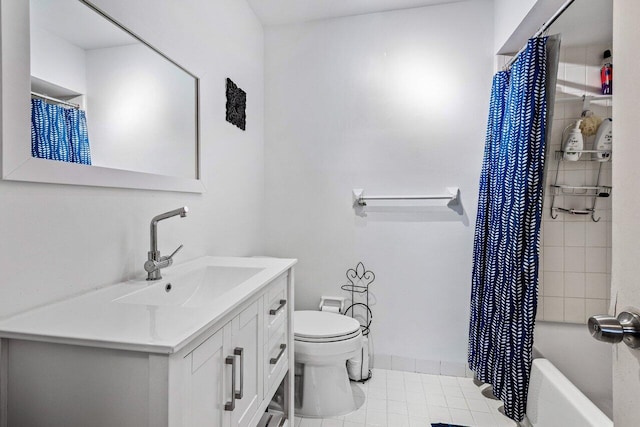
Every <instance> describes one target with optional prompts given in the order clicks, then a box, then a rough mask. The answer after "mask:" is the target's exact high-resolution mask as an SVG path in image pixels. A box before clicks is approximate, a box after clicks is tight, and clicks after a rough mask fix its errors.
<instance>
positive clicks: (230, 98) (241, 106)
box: [227, 78, 247, 130]
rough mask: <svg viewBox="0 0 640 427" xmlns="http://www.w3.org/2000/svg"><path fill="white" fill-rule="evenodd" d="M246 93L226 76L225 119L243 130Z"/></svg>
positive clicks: (245, 121)
mask: <svg viewBox="0 0 640 427" xmlns="http://www.w3.org/2000/svg"><path fill="white" fill-rule="evenodd" d="M246 110H247V93H246V92H245V91H243V90H242V89H240V88H239V87H238V86H236V84H235V83H234V82H232V81H231V79H229V78H227V121H228V122H229V123H231V124H233V125H236V126H237V127H239V128H240V129H242V130H245V127H246V123H247V111H246Z"/></svg>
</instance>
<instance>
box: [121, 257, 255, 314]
mask: <svg viewBox="0 0 640 427" xmlns="http://www.w3.org/2000/svg"><path fill="white" fill-rule="evenodd" d="M263 270H264V268H255V267H222V266H204V267H201V268H198V269H196V270H193V271H189V272H187V273H184V274H180V275H177V276H176V277H171V278H166V279H162V280H158V282H157V283H154V284H152V285H149V286H147V287H145V288H143V289H140V290H137V291H135V292H131V293H130V294H127V295H124V296H122V297H120V298H116V299H114V300H113V302H117V303H122V304H139V305H152V306H154V305H155V306H181V307H200V306H203V305H206V304H208V303H210V302H211V301H213V300H215V299H216V298H218V297H219V296H221V295H223V294H225V293H226V292H227V291H229V290H231V289H233V288H234V287H236V286H238V285H241V284H242V283H244V282H246V281H247V280H249V279H251V278H252V277H254V276H255V275H256V274H258V273H260V272H261V271H263Z"/></svg>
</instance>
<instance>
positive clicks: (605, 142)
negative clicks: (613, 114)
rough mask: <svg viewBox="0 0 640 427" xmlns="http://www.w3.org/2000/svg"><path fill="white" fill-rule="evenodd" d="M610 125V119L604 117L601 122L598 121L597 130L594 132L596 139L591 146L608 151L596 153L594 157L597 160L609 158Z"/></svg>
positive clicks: (604, 160)
mask: <svg viewBox="0 0 640 427" xmlns="http://www.w3.org/2000/svg"><path fill="white" fill-rule="evenodd" d="M611 125H612V122H611V119H604V120H603V121H602V123H600V126H599V127H598V132H597V133H596V140H595V142H594V143H593V146H594V147H595V149H596V150H598V151H608V153H596V158H597V159H598V161H599V162H606V161H607V160H609V159H610V158H611V142H612V135H611Z"/></svg>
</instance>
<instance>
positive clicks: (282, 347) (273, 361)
mask: <svg viewBox="0 0 640 427" xmlns="http://www.w3.org/2000/svg"><path fill="white" fill-rule="evenodd" d="M286 349H287V345H286V344H280V353H278V355H277V356H276V357H272V358H271V360H269V363H270V364H271V365H277V364H278V362H279V361H280V359H282V355H284V351H285V350H286Z"/></svg>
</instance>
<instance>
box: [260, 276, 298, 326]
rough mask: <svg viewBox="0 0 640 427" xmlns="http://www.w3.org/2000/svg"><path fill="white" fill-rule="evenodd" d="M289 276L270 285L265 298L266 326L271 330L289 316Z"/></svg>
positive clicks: (280, 278) (279, 278) (281, 277)
mask: <svg viewBox="0 0 640 427" xmlns="http://www.w3.org/2000/svg"><path fill="white" fill-rule="evenodd" d="M290 303H291V302H290V301H288V300H287V274H286V273H285V274H283V275H282V276H280V277H278V278H277V279H276V280H274V281H273V283H271V284H270V285H269V288H268V290H267V292H266V298H265V305H264V306H265V312H266V321H265V326H266V327H267V329H270V328H271V327H272V326H273V325H274V324H276V323H278V324H279V323H280V322H281V321H282V320H283V318H286V316H287V311H288V310H287V309H288V304H290Z"/></svg>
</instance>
